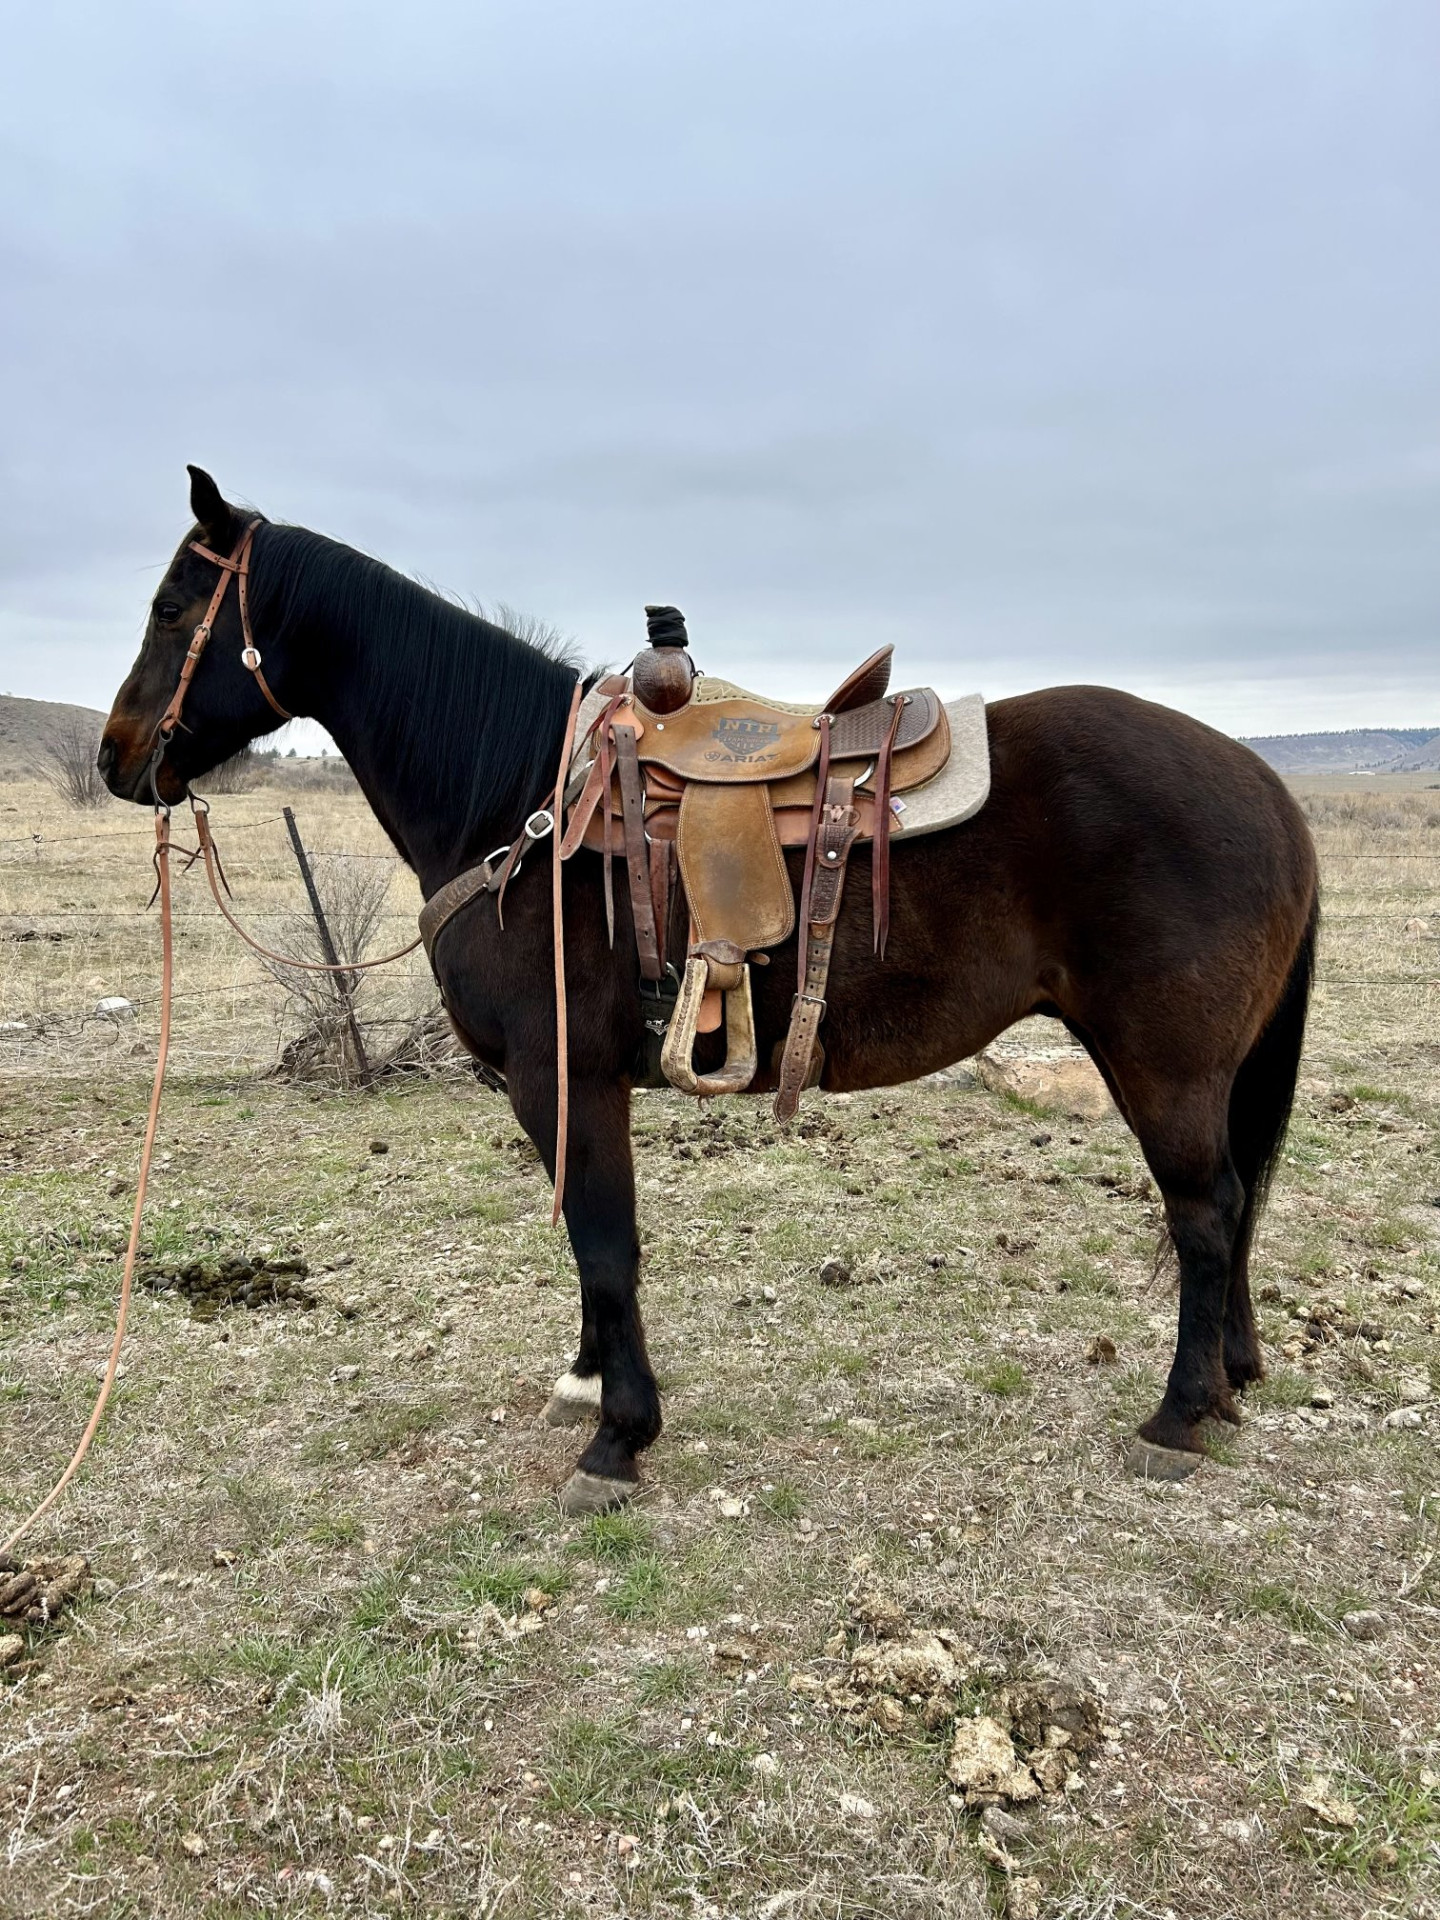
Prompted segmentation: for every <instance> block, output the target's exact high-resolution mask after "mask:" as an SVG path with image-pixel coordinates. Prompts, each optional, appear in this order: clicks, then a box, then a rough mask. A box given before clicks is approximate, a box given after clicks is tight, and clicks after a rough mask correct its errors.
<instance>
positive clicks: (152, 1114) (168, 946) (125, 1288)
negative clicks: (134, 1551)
mask: <svg viewBox="0 0 1440 1920" xmlns="http://www.w3.org/2000/svg"><path fill="white" fill-rule="evenodd" d="M155 873H156V876H157V878H158V880H159V887H158V889H157V891H158V894H159V899H160V955H161V958H160V1044H159V1048H158V1050H157V1052H156V1055H155V1078H154V1080H153V1082H152V1083H151V1087H150V1111H149V1113H148V1115H147V1116H146V1120H145V1144H144V1146H143V1147H142V1148H141V1151H140V1177H139V1179H138V1180H137V1182H136V1184H135V1210H134V1212H133V1213H132V1214H131V1216H130V1241H129V1244H128V1246H127V1247H126V1249H125V1271H124V1274H123V1276H122V1278H121V1281H120V1305H119V1309H118V1310H117V1312H116V1315H115V1338H114V1339H113V1340H112V1341H111V1343H110V1358H109V1359H108V1360H107V1361H106V1363H105V1373H104V1376H103V1378H102V1379H101V1382H100V1391H99V1393H98V1394H96V1396H95V1406H94V1409H93V1410H92V1412H91V1415H90V1419H89V1423H88V1424H87V1426H86V1428H85V1431H84V1433H83V1434H81V1436H80V1444H79V1446H77V1447H76V1449H75V1451H74V1453H73V1454H71V1456H70V1464H69V1466H67V1467H66V1469H65V1471H64V1472H63V1473H62V1474H61V1476H60V1478H59V1479H58V1480H57V1481H56V1482H55V1484H54V1486H53V1487H52V1488H51V1489H50V1491H49V1493H47V1494H46V1496H45V1498H44V1499H43V1500H42V1501H41V1502H40V1504H39V1506H37V1507H36V1508H35V1509H34V1510H33V1511H32V1512H30V1513H28V1514H27V1515H26V1516H25V1518H24V1519H23V1520H22V1521H21V1522H20V1524H19V1526H18V1527H16V1528H15V1530H14V1532H13V1533H12V1534H11V1535H10V1537H9V1538H8V1539H7V1540H5V1541H3V1542H0V1554H4V1553H8V1552H9V1551H10V1549H11V1547H13V1546H14V1545H15V1542H16V1541H17V1540H18V1539H20V1537H21V1535H22V1534H25V1533H28V1532H29V1530H30V1528H31V1527H33V1526H34V1524H35V1522H36V1521H37V1520H38V1519H39V1518H40V1517H41V1515H42V1514H46V1513H48V1512H49V1511H50V1509H51V1507H53V1506H54V1504H55V1502H56V1501H57V1500H58V1499H59V1498H60V1496H61V1494H62V1493H63V1492H64V1491H65V1489H66V1487H68V1486H69V1484H70V1482H71V1481H72V1480H73V1479H74V1478H75V1475H76V1474H77V1473H78V1472H79V1471H80V1463H81V1462H82V1461H83V1460H84V1458H85V1456H86V1454H87V1453H88V1452H89V1451H90V1442H91V1441H92V1440H93V1439H94V1438H95V1434H96V1432H97V1430H98V1428H99V1426H100V1422H101V1420H102V1419H103V1418H104V1416H105V1408H106V1406H107V1405H108V1403H109V1400H110V1394H111V1390H112V1389H113V1387H114V1385H115V1377H116V1374H117V1372H118V1371H119V1367H120V1349H121V1347H122V1346H123V1345H124V1342H125V1323H126V1321H127V1320H128V1319H129V1317H130V1295H131V1292H132V1290H133V1288H134V1284H135V1260H136V1256H137V1255H138V1253H139V1251H140V1221H141V1216H142V1215H143V1213H144V1211H145V1189H146V1187H147V1186H148V1184H149V1181H150V1159H151V1156H152V1154H153V1153H154V1151H155V1129H156V1127H157V1125H158V1124H159V1120H160V1094H161V1091H162V1089H163V1088H164V1085H165V1063H166V1061H167V1060H168V1059H169V1057H170V1001H171V997H172V995H171V989H172V987H173V985H174V977H175V948H174V939H173V935H172V930H171V924H170V813H169V809H168V808H163V807H161V808H157V809H156V812H155Z"/></svg>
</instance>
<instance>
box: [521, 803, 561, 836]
mask: <svg viewBox="0 0 1440 1920" xmlns="http://www.w3.org/2000/svg"><path fill="white" fill-rule="evenodd" d="M537 820H543V821H544V822H545V824H544V826H543V827H537V826H536V824H535V822H536V821H537ZM554 831H555V816H554V814H553V813H552V812H551V811H550V809H549V807H537V808H536V809H535V811H534V813H532V814H531V816H530V818H529V819H528V820H527V821H526V822H525V826H524V834H525V838H526V839H527V840H543V839H544V838H545V836H546V834H547V833H553V832H554Z"/></svg>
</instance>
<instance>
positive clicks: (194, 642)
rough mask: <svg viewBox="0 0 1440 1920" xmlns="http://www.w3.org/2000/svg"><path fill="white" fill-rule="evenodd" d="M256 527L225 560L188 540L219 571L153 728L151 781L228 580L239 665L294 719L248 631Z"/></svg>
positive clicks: (276, 706)
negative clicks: (236, 615) (235, 611)
mask: <svg viewBox="0 0 1440 1920" xmlns="http://www.w3.org/2000/svg"><path fill="white" fill-rule="evenodd" d="M259 525H260V522H259V521H258V520H252V521H251V522H250V524H249V526H247V527H246V529H245V531H244V532H243V533H242V534H241V536H240V538H239V540H237V541H236V543H235V550H234V552H233V553H231V554H230V555H229V557H228V558H227V557H226V555H224V554H223V553H215V552H213V551H212V550H211V548H209V547H207V546H205V545H204V543H203V542H202V541H199V540H192V541H191V542H190V551H191V553H198V554H199V556H200V558H201V559H202V560H209V561H211V562H213V564H214V565H215V566H217V567H219V569H220V578H219V579H218V580H217V581H216V582H215V591H214V592H213V593H212V594H211V596H210V604H209V606H208V607H206V609H205V617H204V618H203V619H202V620H201V622H200V624H199V625H198V626H197V627H196V629H195V631H194V633H193V634H192V635H191V636H190V646H189V649H188V650H187V652H186V655H185V659H184V662H183V663H182V665H181V668H180V679H179V681H178V683H177V684H176V687H175V691H174V693H172V694H171V696H170V704H169V706H168V707H166V709H165V711H164V713H162V714H161V716H160V719H159V721H158V722H157V724H156V727H155V741H156V749H155V760H154V762H153V764H152V779H153V775H154V770H155V769H157V768H158V766H159V762H160V760H161V759H162V758H163V757H164V753H165V749H166V747H167V746H168V745H169V744H170V741H171V739H172V738H173V737H174V733H175V729H176V727H178V726H182V725H183V724H184V722H183V721H182V720H181V718H180V713H181V709H182V708H183V707H184V705H185V696H186V694H187V693H188V692H189V691H190V682H191V681H192V680H193V679H194V678H195V669H196V667H198V666H199V664H200V656H201V654H202V653H204V651H205V647H206V643H207V642H208V641H209V638H210V635H211V633H212V632H213V630H214V626H215V618H216V615H217V614H218V613H219V611H220V604H221V602H222V601H223V600H224V598H225V590H226V588H227V587H228V586H229V585H230V582H231V580H232V579H234V580H236V581H237V582H238V583H239V584H238V586H237V588H236V592H237V593H238V595H239V599H240V634H241V638H242V639H243V640H244V643H245V644H244V645H243V646H242V647H241V649H240V661H241V664H242V665H243V666H246V667H248V668H249V669H250V671H251V673H253V674H254V676H255V684H256V686H257V687H259V689H260V691H261V693H263V694H264V696H265V698H266V700H268V701H269V703H270V705H271V707H273V708H274V710H275V712H276V713H278V714H279V716H280V718H281V719H282V720H293V719H294V717H295V716H294V714H292V713H290V712H288V711H287V710H286V708H284V707H282V706H281V704H280V702H279V701H278V700H277V699H276V698H275V696H274V694H273V693H272V692H271V691H270V685H269V682H268V681H267V680H266V678H265V675H264V674H263V673H262V672H261V670H260V649H259V648H258V647H257V646H256V644H255V635H254V634H253V633H252V632H251V630H250V593H249V583H250V548H251V546H252V544H253V543H254V539H255V529H256V528H257V527H258V526H259Z"/></svg>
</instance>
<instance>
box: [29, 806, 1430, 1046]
mask: <svg viewBox="0 0 1440 1920" xmlns="http://www.w3.org/2000/svg"><path fill="white" fill-rule="evenodd" d="M1432 818H1434V816H1432ZM1311 824H1312V831H1313V832H1314V835H1315V840H1316V845H1317V848H1318V851H1319V856H1320V863H1321V873H1322V885H1323V889H1324V896H1325V907H1324V913H1323V921H1322V942H1321V958H1320V968H1319V976H1318V982H1317V994H1318V997H1319V1000H1320V1002H1321V1004H1322V1005H1323V1004H1324V1002H1325V999H1326V997H1327V996H1329V995H1331V994H1337V995H1340V996H1343V997H1344V998H1345V999H1346V1001H1347V1002H1348V1003H1349V1005H1350V1006H1351V1008H1352V1009H1353V1011H1354V1012H1355V1013H1356V1014H1357V1015H1358V1014H1363V1013H1364V1012H1365V1010H1366V1008H1367V1007H1369V1008H1370V1009H1371V1010H1373V1011H1374V1012H1375V1013H1376V1014H1377V1015H1388V1019H1387V1024H1390V1025H1396V1026H1404V1025H1406V1024H1413V1021H1412V1019H1411V1017H1412V1016H1413V1019H1414V1020H1421V1021H1423V1022H1424V1023H1426V1025H1427V1026H1428V1028H1429V1030H1430V1031H1435V1030H1437V1022H1436V1015H1437V1014H1440V998H1437V996H1440V819H1436V820H1435V824H1433V825H1432V824H1430V822H1429V821H1428V820H1427V821H1425V822H1423V823H1421V822H1417V823H1415V824H1413V825H1412V824H1406V825H1403V826H1399V827H1395V828H1392V829H1390V831H1393V832H1396V833H1398V834H1403V835H1404V836H1405V837H1406V838H1407V839H1408V840H1410V841H1411V842H1412V843H1413V844H1410V845H1407V846H1404V847H1378V848H1377V847H1375V846H1373V845H1372V846H1356V845H1354V844H1350V842H1352V841H1353V840H1354V838H1355V837H1356V836H1357V834H1358V833H1359V832H1360V831H1367V832H1368V834H1369V836H1370V837H1373V835H1374V833H1375V832H1376V831H1377V829H1375V828H1370V829H1368V830H1367V829H1365V827H1364V821H1363V817H1361V818H1358V819H1348V820H1345V821H1342V822H1340V823H1338V824H1337V823H1334V822H1328V821H1323V820H1322V821H1312V823H1311ZM266 834H268V835H269V836H270V839H269V840H268V841H267V840H264V839H256V838H255V836H264V835H266ZM238 836H245V838H244V839H242V840H240V842H239V845H240V847H241V848H244V849H247V850H248V851H247V860H248V861H249V862H250V863H251V864H252V865H253V863H254V862H255V861H259V860H261V859H264V860H267V861H268V862H269V863H270V865H269V866H267V868H266V870H265V872H266V882H265V884H266V885H267V886H268V887H270V888H272V889H273V887H274V886H275V885H277V884H279V885H281V886H282V890H283V895H284V898H285V901H286V904H283V905H278V904H275V903H274V901H273V899H271V900H265V899H252V900H242V912H243V915H244V918H245V919H246V921H247V923H251V924H254V925H255V927H256V928H257V929H259V930H260V931H261V933H262V935H263V934H264V933H265V931H266V930H267V929H269V930H274V929H281V930H284V929H286V928H287V927H288V928H292V929H293V927H294V925H295V915H296V913H297V912H299V911H303V905H304V901H303V893H302V890H301V887H300V883H299V879H298V876H297V875H296V873H295V872H294V869H293V866H289V865H288V864H286V862H287V859H288V857H287V856H286V855H285V852H284V848H285V828H284V816H283V814H282V813H281V812H274V813H267V814H264V815H262V816H261V817H260V818H258V819H253V820H245V819H239V818H233V819H225V820H224V821H223V823H222V824H221V826H220V837H221V841H222V844H224V845H228V844H229V843H230V842H231V841H232V840H234V839H236V838H237V837H238ZM272 843H273V844H272ZM152 846H153V829H152V827H151V825H150V822H149V820H148V818H146V819H144V820H143V821H141V820H137V822H136V824H135V825H134V826H111V827H97V828H95V829H93V830H88V831H83V832H78V833H72V832H61V833H50V832H48V831H46V830H44V829H42V828H37V829H35V830H32V831H28V832H17V833H11V834H5V835H0V960H3V958H4V956H5V954H6V953H7V951H12V950H13V949H14V948H29V947H34V948H35V949H37V951H36V953H35V954H34V955H32V956H29V962H30V964H29V966H28V989H29V991H28V998H24V1001H23V1004H16V1005H7V1004H6V1002H7V999H11V998H13V997H14V996H15V994H16V992H17V990H18V988H19V986H20V984H21V983H20V982H19V981H18V980H17V978H16V976H15V974H14V972H13V970H9V969H7V968H5V967H4V966H0V1073H11V1074H13V1073H27V1074H33V1073H35V1072H37V1071H39V1072H44V1073H49V1072H55V1073H60V1074H64V1073H67V1072H74V1073H86V1072H92V1071H95V1070H96V1068H97V1067H100V1068H102V1069H103V1068H104V1067H105V1066H106V1063H109V1066H110V1068H111V1069H113V1070H116V1071H129V1072H133V1071H135V1070H136V1068H137V1066H139V1065H140V1063H141V1061H142V1058H143V1056H144V1055H145V1054H146V1053H147V1052H148V1051H149V1049H150V1046H151V1044H152V1041H153V1034H152V1031H151V1030H152V1028H153V1025H154V1019H155V1016H156V1014H157V1012H158V981H159V940H158V932H157V931H156V930H155V928H154V926H153V917H152V916H147V913H146V910H145V906H144V899H145V896H146V895H148V891H149V888H148V885H147V883H146V877H147V876H148V873H149V851H150V848H151V847H152ZM82 849H83V851H82ZM307 850H308V851H310V852H311V855H312V858H313V859H314V860H315V861H316V862H317V863H324V862H361V861H364V862H372V863H385V864H387V865H388V866H389V868H390V869H391V870H392V872H393V873H395V874H396V875H397V876H398V875H399V874H400V873H401V871H402V869H401V862H400V861H399V859H398V857H397V856H396V855H395V854H394V853H392V852H384V851H374V850H372V849H352V848H342V847H333V846H319V847H316V848H313V849H307ZM112 854H113V856H115V857H116V858H117V859H121V860H124V861H125V863H126V866H127V868H128V870H129V871H131V872H133V873H134V874H135V876H136V884H135V897H134V904H133V905H123V906H110V905H93V906H91V905H86V904H84V903H83V901H79V902H77V901H75V900H74V899H73V898H72V897H71V895H73V894H74V893H75V892H76V891H77V889H76V888H75V887H74V879H75V878H76V877H78V876H79V875H80V874H82V873H85V872H87V871H88V872H91V873H95V872H97V870H98V868H99V865H100V863H101V862H108V861H109V860H110V858H111V857H112ZM132 861H133V865H132V864H131V862H132ZM37 869H38V870H39V873H42V874H44V875H45V876H46V880H47V882H48V879H49V877H50V876H51V875H52V874H53V875H54V877H55V879H56V882H57V884H56V886H55V887H54V888H53V889H52V888H49V887H48V886H47V887H46V891H47V892H50V893H52V894H53V895H54V897H52V898H46V899H40V900H37V899H35V898H34V897H33V892H34V882H35V880H36V879H37V877H38V876H37ZM7 871H8V872H10V873H13V874H14V875H15V878H16V879H17V880H18V879H20V878H21V876H22V875H23V876H24V878H25V879H26V881H27V882H29V883H30V884H29V885H27V887H26V889H25V891H26V892H27V894H30V895H31V896H32V897H31V898H29V899H27V900H26V902H25V903H24V904H21V903H20V902H19V900H18V899H17V898H15V897H13V896H14V893H15V889H14V888H12V887H10V886H7V884H6V875H7ZM282 875H283V879H282V878H281V877H280V876H282ZM247 877H250V876H247ZM177 894H178V897H177V901H176V910H175V926H176V934H177V948H178V953H177V965H178V968H179V981H178V984H177V990H176V993H175V1005H176V1010H177V1021H176V1041H177V1051H178V1052H179V1054H180V1056H181V1057H182V1058H183V1059H184V1060H186V1061H188V1062H189V1063H190V1064H191V1066H192V1067H193V1068H194V1070H196V1071H199V1072H219V1073H227V1074H234V1075H244V1074H253V1073H256V1072H264V1071H266V1070H268V1069H270V1068H273V1067H274V1065H275V1062H276V1060H277V1058H278V1057H279V1055H280V1053H281V1052H282V1050H283V1048H284V1046H285V1044H286V1042H287V1039H292V1040H293V1038H294V1036H295V1031H296V1019H297V1016H298V1013H299V1008H298V1005H297V996H296V995H295V994H294V992H293V989H291V988H290V987H289V986H287V984H286V982H285V980H284V978H283V976H282V977H280V978H276V977H275V975H274V974H273V973H271V972H267V971H266V970H264V969H263V968H262V966H261V964H260V963H259V962H257V961H254V960H253V959H251V957H250V956H249V955H248V953H247V952H246V950H245V949H243V948H241V947H240V945H239V943H238V942H236V941H235V940H234V938H233V936H232V935H231V934H230V932H229V930H228V929H227V928H225V927H224V925H223V923H222V922H221V921H220V918H219V916H218V914H217V913H216V912H215V911H214V908H213V904H212V903H211V902H210V900H209V897H208V894H206V893H205V892H204V890H203V887H197V888H196V889H195V891H194V893H193V894H191V895H188V896H187V894H186V892H185V890H184V888H183V887H182V888H177ZM415 905H418V896H417V898H416V902H415ZM413 914H414V908H413V907H411V908H401V907H392V906H389V905H385V906H383V907H382V908H380V909H379V910H378V911H377V912H376V914H375V916H374V928H375V933H376V937H377V938H382V939H383V940H384V941H385V942H386V943H387V944H390V943H393V936H394V935H395V934H396V933H397V932H400V931H401V929H403V928H404V927H405V926H406V925H407V924H408V925H413ZM402 937H403V936H402ZM62 949H65V950H67V953H70V952H73V953H75V954H84V955H86V956H87V957H90V958H93V961H94V969H93V971H91V972H89V973H87V974H81V973H80V971H79V968H78V966H77V965H75V964H73V963H70V964H67V966H65V967H50V966H47V964H46V960H47V957H48V956H47V950H49V951H53V952H55V953H57V954H58V953H59V952H60V951H61V950H62ZM380 950H382V951H383V947H382V948H381V949H380ZM347 957H351V956H348V955H347ZM353 957H357V958H358V957H360V956H359V955H356V956H353ZM107 967H108V968H110V969H113V970H115V971H117V973H118V974H120V975H122V976H123V981H121V980H116V981H115V982H111V981H109V980H107V979H105V978H104V972H105V969H106V968H107ZM187 969H193V970H194V971H195V972H199V973H202V974H203V975H204V978H203V981H202V983H201V984H198V985H191V984H189V983H188V982H187V980H186V978H185V976H186V972H187ZM383 971H384V975H385V976H387V978H386V979H385V982H384V985H383V986H378V987H377V991H376V992H375V994H374V996H373V999H372V1003H371V1005H370V1006H369V1007H367V1009H366V1011H365V1014H364V1020H363V1024H364V1026H365V1028H366V1029H367V1030H369V1029H371V1028H373V1029H375V1031H376V1034H377V1036H379V1039H380V1042H381V1044H382V1046H383V1045H384V1043H385V1042H386V1040H387V1039H388V1038H393V1037H396V1036H400V1035H403V1034H404V1033H405V1032H407V1031H409V1030H412V1029H414V1028H415V1027H416V1026H417V1024H420V1025H423V1024H424V1023H425V1022H426V1021H430V1022H432V1024H433V1023H436V1022H438V1023H439V1025H440V1026H443V1019H442V1018H441V1016H440V1014H439V1000H438V995H437V993H436V990H435V987H434V983H433V980H432V978H431V975H430V972H429V968H428V966H427V965H426V963H425V961H424V958H423V955H415V956H412V957H411V959H410V960H408V961H403V962H400V963H398V965H397V967H396V968H394V969H385V970H383ZM52 975H53V976H54V977H53V978H52ZM372 977H373V976H372ZM112 991H113V993H115V994H117V995H118V994H123V997H124V999H125V1000H126V1001H127V1002H128V1005H129V1009H130V1012H128V1013H127V1014H126V1015H124V1016H123V1017H119V1018H116V1017H107V1016H105V1015H98V1014H97V1012H96V1005H97V999H103V998H105V997H108V996H109V994H110V993H111V992H112ZM437 1030H438V1029H437Z"/></svg>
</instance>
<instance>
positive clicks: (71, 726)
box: [40, 707, 110, 807]
mask: <svg viewBox="0 0 1440 1920" xmlns="http://www.w3.org/2000/svg"><path fill="white" fill-rule="evenodd" d="M102 724H103V723H102ZM100 732H101V727H100V726H97V725H96V719H95V716H93V715H91V714H88V713H86V712H85V711H84V709H83V708H81V707H72V708H70V709H69V711H68V712H65V713H62V714H61V715H60V716H59V717H58V718H57V719H55V720H52V721H50V722H49V724H48V725H47V726H46V727H45V729H44V730H43V732H42V733H41V735H40V771H41V773H42V774H43V776H44V777H45V779H46V780H48V781H49V783H50V785H51V786H52V787H54V789H55V791H56V792H57V793H58V794H60V795H61V796H62V798H64V799H65V800H67V801H68V802H69V803H70V805H71V806H72V807H101V806H103V805H104V804H105V802H106V801H107V800H108V799H109V798H110V789H109V788H108V787H107V786H106V785H105V782H104V781H103V780H102V779H101V777H100V769H99V768H98V767H97V766H96V764H95V756H96V754H97V753H98V752H99V751H100Z"/></svg>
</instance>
